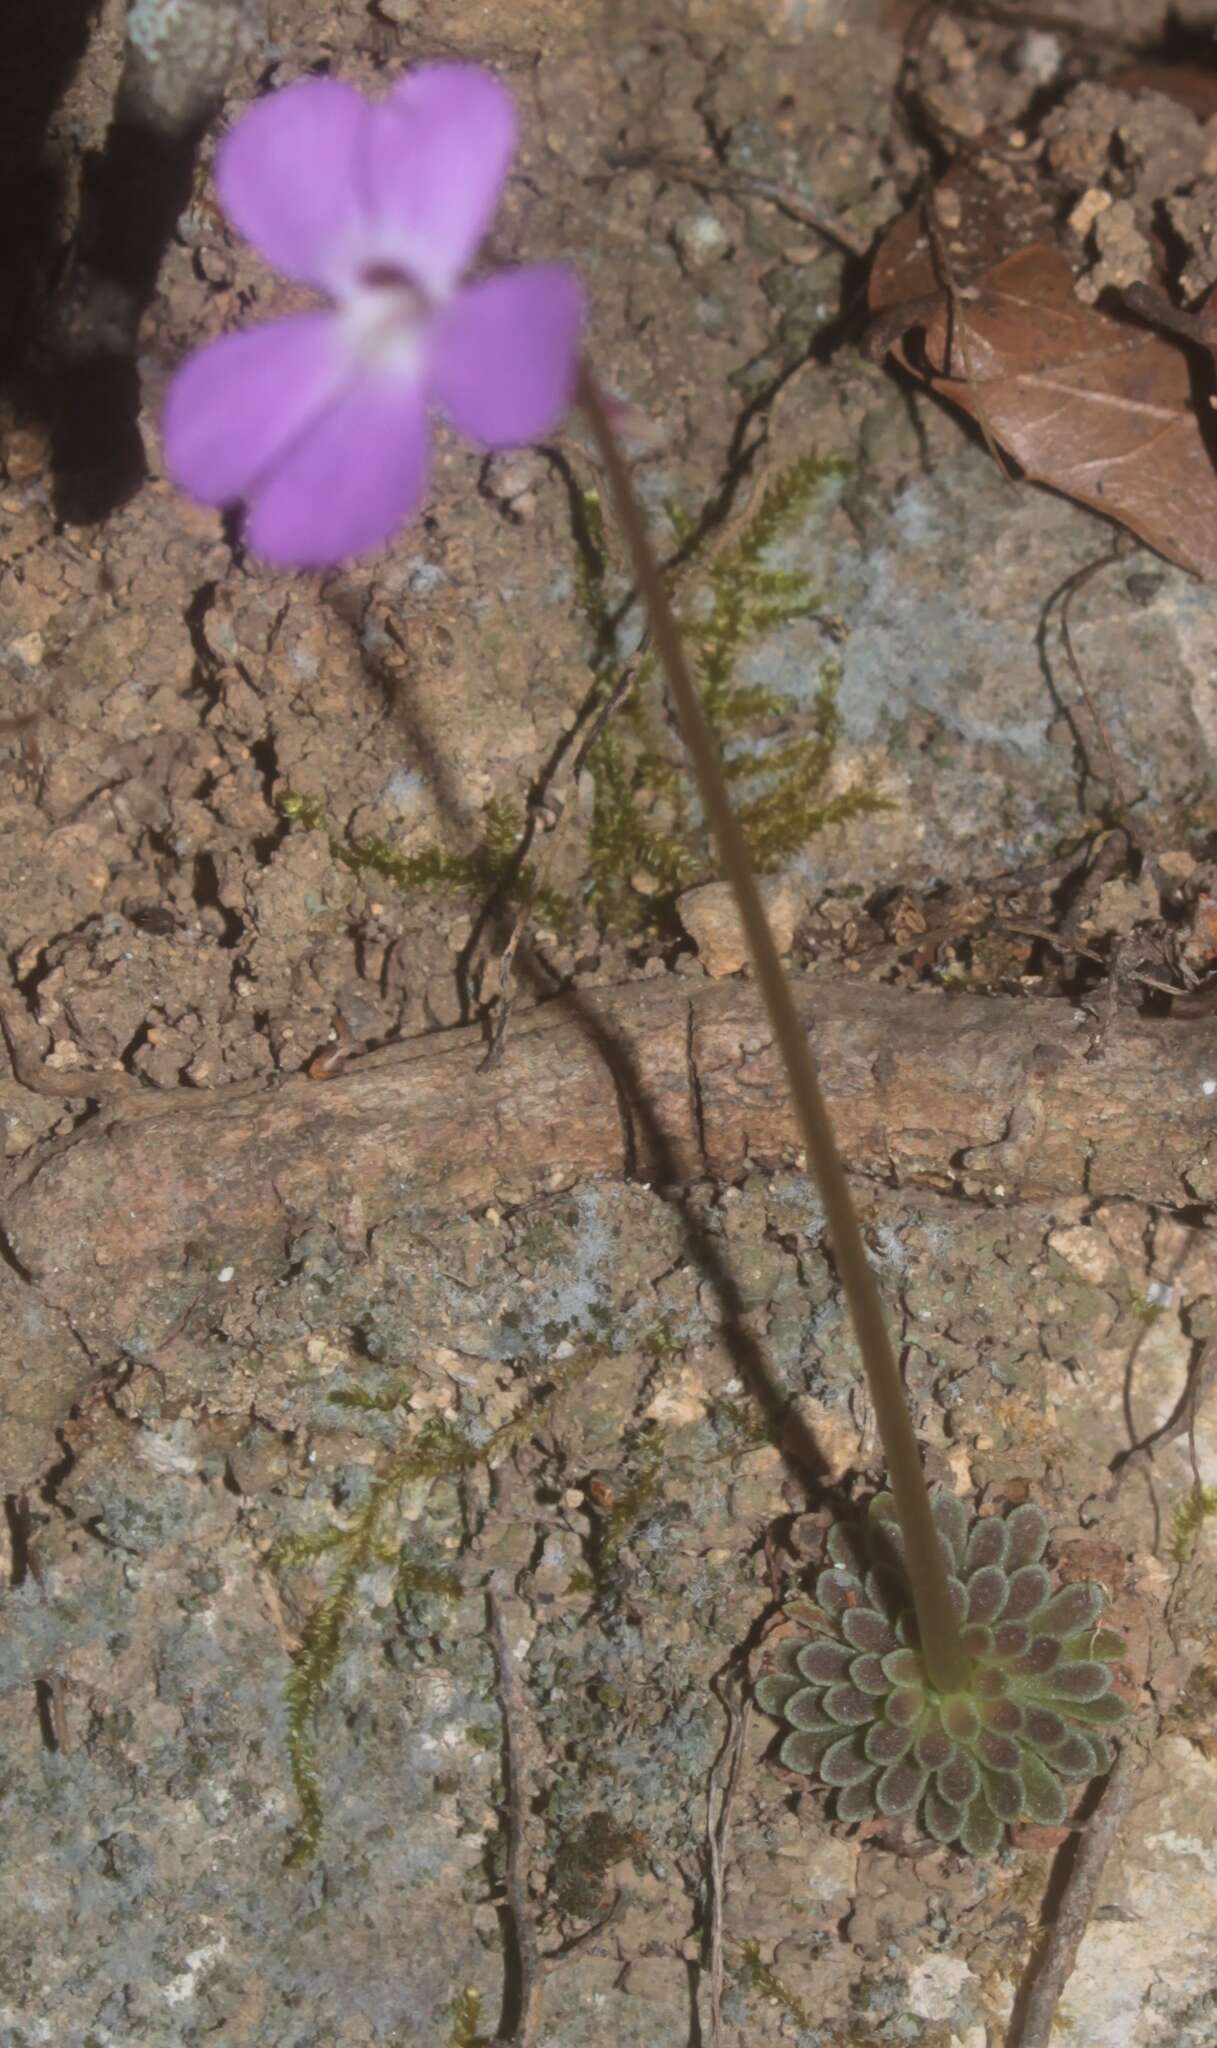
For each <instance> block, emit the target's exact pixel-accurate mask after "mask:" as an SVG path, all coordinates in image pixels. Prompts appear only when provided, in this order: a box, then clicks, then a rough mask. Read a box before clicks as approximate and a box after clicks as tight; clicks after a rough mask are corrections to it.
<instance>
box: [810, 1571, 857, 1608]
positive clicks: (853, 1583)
mask: <svg viewBox="0 0 1217 2048" xmlns="http://www.w3.org/2000/svg"><path fill="white" fill-rule="evenodd" d="M865 1598H866V1590H865V1588H864V1586H863V1584H862V1581H861V1579H857V1578H855V1577H854V1574H853V1573H852V1572H843V1571H831V1572H821V1573H820V1576H819V1578H818V1579H817V1580H816V1599H817V1600H818V1601H819V1603H820V1605H821V1607H822V1608H823V1609H824V1611H825V1613H826V1614H833V1615H838V1614H844V1612H845V1610H846V1608H847V1607H851V1606H853V1605H854V1603H855V1602H858V1603H861V1602H862V1601H863V1600H864V1599H865Z"/></svg>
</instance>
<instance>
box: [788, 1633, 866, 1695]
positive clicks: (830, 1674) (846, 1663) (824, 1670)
mask: <svg viewBox="0 0 1217 2048" xmlns="http://www.w3.org/2000/svg"><path fill="white" fill-rule="evenodd" d="M852 1662H853V1657H852V1655H851V1653H850V1651H849V1650H848V1649H846V1647H845V1645H844V1643H834V1642H830V1641H829V1640H828V1639H827V1638H826V1637H825V1638H823V1639H822V1640H821V1641H820V1642H818V1643H805V1644H804V1645H803V1647H802V1649H801V1650H800V1651H799V1652H798V1660H797V1669H798V1670H799V1671H800V1672H801V1674H802V1676H803V1677H804V1679H805V1680H806V1681H807V1683H808V1684H809V1685H837V1684H838V1683H839V1682H840V1680H841V1679H843V1678H848V1677H849V1667H850V1665H851V1663H852Z"/></svg>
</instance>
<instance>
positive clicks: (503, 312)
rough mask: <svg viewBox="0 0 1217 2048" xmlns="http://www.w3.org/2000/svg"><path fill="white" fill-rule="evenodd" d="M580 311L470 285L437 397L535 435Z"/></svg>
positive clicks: (558, 409) (513, 278) (498, 431)
mask: <svg viewBox="0 0 1217 2048" xmlns="http://www.w3.org/2000/svg"><path fill="white" fill-rule="evenodd" d="M582 319H583V293H582V290H581V288H580V285H579V280H578V278H577V277H576V276H575V274H574V272H573V271H570V270H564V269H562V268H561V267H560V266H558V265H549V266H544V267H542V266H538V267H536V268H533V269H528V270H509V271H505V272H504V273H503V274H502V275H501V276H500V277H492V278H489V279H487V281H486V283H485V284H475V285H470V286H469V287H468V289H467V290H465V291H463V292H459V293H458V294H457V296H456V298H455V299H453V301H452V303H451V305H449V306H448V307H446V308H445V310H444V311H443V312H442V313H441V314H440V316H439V318H438V320H437V321H436V323H435V326H434V328H433V330H432V335H431V343H430V348H431V360H430V370H431V389H432V393H433V395H434V397H435V399H436V401H437V403H438V404H440V405H442V407H443V409H444V411H445V412H446V413H447V415H448V417H449V419H450V420H451V421H452V423H453V425H454V426H456V427H459V428H460V431H461V432H462V434H468V435H469V437H470V439H471V440H474V441H480V442H481V443H482V444H483V446H484V447H487V448H512V447H516V446H518V445H519V444H520V443H521V442H526V441H535V440H536V439H537V437H538V435H540V434H546V433H548V432H549V430H550V428H551V427H555V426H556V425H557V423H558V421H559V420H560V419H561V417H562V415H563V413H564V412H565V411H566V408H567V406H568V405H569V404H570V402H571V399H572V397H573V395H574V389H575V373H576V369H577V367H578V350H579V328H580V326H581V324H582ZM859 1590H861V1588H859Z"/></svg>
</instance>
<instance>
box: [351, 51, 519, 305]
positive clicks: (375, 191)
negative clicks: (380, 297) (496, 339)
mask: <svg viewBox="0 0 1217 2048" xmlns="http://www.w3.org/2000/svg"><path fill="white" fill-rule="evenodd" d="M371 113H372V119H371V123H370V125H369V128H368V131H367V137H366V147H365V153H364V172H363V175H364V181H365V192H366V196H367V203H368V208H369V211H370V214H371V218H372V220H373V222H374V223H375V224H376V227H377V229H378V230H379V237H378V238H379V240H380V241H381V242H382V243H383V252H382V253H383V255H384V256H385V258H389V257H391V256H392V257H395V258H396V260H397V261H398V262H399V263H401V264H403V265H404V267H405V268H406V269H407V270H408V271H409V272H410V273H411V275H413V276H414V277H416V278H417V279H418V281H419V283H421V284H423V285H425V286H426V288H427V289H428V290H429V291H430V292H431V293H432V295H433V296H434V297H436V298H442V297H444V296H446V294H447V293H448V292H450V291H451V289H452V287H453V285H454V284H455V283H456V281H457V279H458V278H459V277H460V275H461V273H462V272H463V271H464V270H465V269H466V268H467V267H468V265H469V263H470V262H471V261H472V259H473V257H474V255H475V254H476V251H477V247H478V244H479V242H480V241H481V239H482V236H483V235H484V234H485V232H486V229H487V228H488V227H489V225H490V221H491V217H492V215H493V213H494V210H495V208H496V206H497V205H498V202H499V194H500V192H501V191H502V189H503V182H504V180H505V178H506V176H507V171H508V167H509V165H510V163H511V159H512V156H513V154H514V152H515V146H516V110H515V102H514V101H513V99H512V97H511V94H510V93H509V92H508V91H507V88H506V87H505V86H502V85H500V84H499V81H498V79H497V78H493V77H492V76H491V74H490V73H489V72H488V71H482V70H479V69H478V67H477V66H476V65H473V64H424V65H421V66H420V68H419V69H418V70H417V71H412V72H410V74H409V75H408V77H406V78H404V79H403V80H402V82H401V84H400V85H399V86H398V87H397V89H396V90H395V91H394V92H393V93H392V94H391V95H390V97H389V98H388V99H387V100H385V101H383V102H382V104H381V105H380V106H379V107H374V108H373V109H372V110H371Z"/></svg>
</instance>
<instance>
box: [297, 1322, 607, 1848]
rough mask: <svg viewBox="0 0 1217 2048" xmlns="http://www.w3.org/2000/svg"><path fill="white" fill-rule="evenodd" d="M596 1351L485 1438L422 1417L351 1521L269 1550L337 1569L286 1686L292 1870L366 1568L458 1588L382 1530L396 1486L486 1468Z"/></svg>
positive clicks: (310, 1831)
mask: <svg viewBox="0 0 1217 2048" xmlns="http://www.w3.org/2000/svg"><path fill="white" fill-rule="evenodd" d="M600 1356H601V1354H600V1353H599V1352H598V1351H596V1350H592V1349H588V1350H587V1351H584V1352H581V1353H576V1354H575V1356H574V1357H573V1358H570V1359H568V1360H566V1361H564V1363H563V1365H562V1367H561V1368H560V1370H559V1371H557V1372H555V1373H553V1374H552V1375H551V1377H550V1381H549V1385H548V1388H547V1390H546V1391H545V1393H543V1394H542V1395H540V1396H539V1397H538V1398H537V1399H536V1400H535V1401H531V1402H529V1403H527V1404H526V1405H525V1407H524V1408H523V1409H522V1411H521V1413H520V1414H519V1415H516V1416H513V1417H512V1419H511V1420H510V1421H509V1422H505V1423H503V1424H502V1425H501V1427H500V1428H498V1429H496V1430H495V1431H494V1433H493V1435H491V1436H489V1437H488V1438H487V1439H486V1442H485V1443H483V1444H473V1443H471V1442H470V1441H469V1439H468V1438H467V1437H466V1436H463V1435H462V1433H461V1431H460V1430H459V1429H456V1428H455V1427H454V1426H453V1425H452V1424H451V1423H450V1422H446V1421H444V1420H443V1419H442V1418H439V1417H437V1418H434V1419H432V1420H431V1421H429V1422H426V1423H424V1424H423V1426H422V1428H421V1429H419V1430H417V1431H416V1432H414V1433H413V1434H412V1435H411V1436H410V1437H408V1438H407V1440H406V1441H405V1442H404V1443H402V1444H401V1445H399V1446H398V1448H397V1449H396V1450H395V1451H393V1452H392V1453H391V1454H390V1456H389V1458H388V1460H387V1462H386V1464H385V1465H384V1467H383V1469H382V1470H381V1471H380V1472H379V1473H378V1475H377V1477H376V1478H375V1479H374V1481H373V1482H372V1485H371V1486H370V1487H369V1489H368V1495H367V1499H366V1501H365V1502H364V1503H363V1505H362V1506H361V1507H360V1509H359V1511H358V1512H357V1513H356V1514H355V1516H354V1517H353V1519H352V1520H351V1521H350V1522H348V1523H346V1524H343V1525H337V1524H335V1525H330V1526H327V1527H326V1528H324V1529H314V1530H308V1531H304V1532H302V1533H300V1534H298V1535H292V1536H284V1537H282V1538H280V1540H279V1541H278V1542H277V1543H276V1544H275V1545H274V1546H273V1547H272V1550H271V1553H270V1559H269V1562H270V1565H271V1568H272V1570H276V1571H289V1570H292V1569H299V1568H300V1567H301V1566H303V1565H307V1564H315V1563H317V1562H319V1561H320V1560H322V1559H325V1560H327V1561H332V1562H333V1565H334V1572H333V1576H332V1579H331V1582H330V1586H329V1588H328V1590H327V1591H326V1593H325V1594H324V1596H323V1597H322V1599H321V1600H320V1601H319V1602H318V1604H317V1606H316V1607H315V1608H314V1609H313V1611H312V1614H311V1615H310V1616H309V1619H308V1622H307V1623H306V1625H305V1630H304V1636H303V1640H302V1641H301V1644H300V1647H299V1649H298V1650H297V1651H296V1653H295V1657H294V1659H293V1662H292V1669H291V1672H290V1673H289V1675H288V1679H287V1684H286V1687H285V1689H284V1690H285V1698H286V1705H287V1752H288V1760H289V1763H290V1766H291V1773H292V1783H293V1785H294V1787H295V1792H296V1800H297V1805H298V1807H299V1818H298V1820H297V1823H296V1826H295V1828H294V1830H293V1832H292V1837H291V1841H290V1843H289V1847H288V1854H287V1863H288V1866H289V1867H298V1866H299V1865H301V1864H303V1863H307V1862H308V1861H309V1860H310V1858H311V1857H312V1856H313V1855H314V1854H315V1852H316V1849H317V1845H318V1843H319V1842H320V1840H321V1830H322V1819H323V1811H322V1793H321V1774H320V1770H319V1767H318V1762H317V1748H316V1739H315V1724H316V1718H317V1713H318V1709H319V1708H320V1706H321V1702H322V1700H323V1698H324V1696H325V1691H326V1688H327V1686H328V1685H329V1682H330V1679H331V1678H332V1677H333V1674H334V1672H335V1670H336V1669H337V1666H338V1662H339V1659H340V1657H341V1655H342V1650H343V1645H344V1642H345V1639H346V1634H347V1630H348V1628H349V1626H350V1623H351V1620H352V1618H353V1616H354V1614H355V1611H356V1608H357V1606H358V1603H359V1599H360V1581H361V1579H362V1578H363V1576H364V1574H365V1573H366V1572H368V1571H369V1570H370V1569H371V1568H372V1567H373V1566H374V1565H386V1564H387V1565H392V1566H393V1567H394V1568H395V1570H394V1592H395V1596H396V1597H397V1599H398V1600H399V1602H400V1601H405V1600H408V1599H410V1598H413V1597H416V1596H418V1595H423V1594H430V1595H432V1596H434V1597H438V1598H441V1599H454V1598H455V1597H456V1596H457V1594H458V1593H459V1591H460V1583H459V1580H458V1579H457V1577H456V1575H455V1573H452V1572H449V1571H445V1570H436V1569H435V1568H433V1567H431V1566H429V1565H427V1564H425V1563H423V1562H420V1561H419V1560H417V1559H414V1558H411V1557H410V1556H409V1555H408V1554H406V1553H405V1552H404V1551H403V1550H402V1548H401V1546H400V1544H399V1543H398V1542H397V1541H396V1539H395V1538H394V1537H393V1536H392V1535H390V1534H388V1533H386V1530H385V1527H384V1524H385V1520H386V1517H387V1513H388V1511H389V1509H390V1508H391V1506H392V1505H393V1503H394V1502H395V1501H396V1500H397V1498H398V1496H399V1495H400V1494H401V1492H402V1490H403V1488H405V1487H406V1486H408V1485H411V1484H412V1483H414V1482H415V1481H417V1480H420V1479H445V1478H457V1477H459V1476H460V1474H461V1473H463V1472H469V1471H472V1470H473V1469H474V1467H475V1466H478V1465H483V1466H492V1465H495V1464H498V1463H499V1462H500V1461H501V1460H502V1459H503V1458H506V1457H509V1456H510V1455H511V1453H512V1451H514V1450H518V1449H519V1448H520V1446H521V1445H522V1444H525V1443H527V1442H528V1441H529V1439H530V1438H531V1437H532V1436H533V1434H534V1433H535V1431H536V1430H537V1428H538V1427H539V1426H540V1423H541V1421H542V1419H543V1417H544V1416H545V1415H546V1414H547V1413H548V1412H549V1410H550V1408H551V1407H552V1406H553V1404H554V1402H555V1401H557V1400H558V1399H559V1397H560V1396H561V1395H562V1394H564V1393H565V1392H566V1391H567V1390H568V1389H569V1388H571V1387H573V1386H576V1385H577V1384H578V1383H579V1382H580V1381H581V1380H583V1379H585V1378H586V1377H587V1375H588V1374H589V1373H590V1372H591V1370H592V1368H593V1366H594V1365H595V1364H596V1363H597V1361H598V1359H599V1358H600ZM351 1395H352V1390H350V1389H343V1390H342V1392H341V1393H340V1394H339V1396H338V1405H341V1406H343V1407H354V1406H357V1405H359V1406H364V1407H367V1408H369V1409H375V1408H377V1407H379V1406H380V1405H381V1404H380V1403H379V1402H377V1401H376V1400H374V1399H371V1398H368V1399H367V1400H365V1401H363V1402H358V1403H357V1402H356V1401H355V1400H353V1399H352V1398H351Z"/></svg>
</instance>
